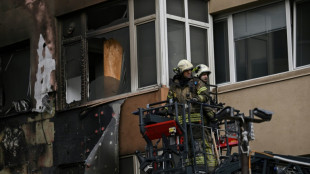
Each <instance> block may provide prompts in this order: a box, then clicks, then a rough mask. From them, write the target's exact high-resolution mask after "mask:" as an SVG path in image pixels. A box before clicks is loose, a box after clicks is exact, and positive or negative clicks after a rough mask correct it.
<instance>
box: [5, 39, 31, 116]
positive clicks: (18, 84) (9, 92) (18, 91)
mask: <svg viewBox="0 0 310 174" xmlns="http://www.w3.org/2000/svg"><path fill="white" fill-rule="evenodd" d="M29 44H30V43H29V40H27V41H24V42H20V43H17V44H14V45H11V46H8V47H3V48H0V112H3V113H5V112H6V111H7V110H8V109H9V108H10V107H11V106H12V102H13V101H18V100H21V99H29V98H30V95H31V94H30V88H31V86H30V48H29Z"/></svg>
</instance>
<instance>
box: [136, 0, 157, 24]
mask: <svg viewBox="0 0 310 174" xmlns="http://www.w3.org/2000/svg"><path fill="white" fill-rule="evenodd" d="M134 11H135V19H137V18H140V17H144V16H148V15H151V14H154V13H155V1H154V0H135V1H134Z"/></svg>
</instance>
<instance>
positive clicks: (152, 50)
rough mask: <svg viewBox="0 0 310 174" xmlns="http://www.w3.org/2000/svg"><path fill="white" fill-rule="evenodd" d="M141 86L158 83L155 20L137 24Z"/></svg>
mask: <svg viewBox="0 0 310 174" xmlns="http://www.w3.org/2000/svg"><path fill="white" fill-rule="evenodd" d="M137 47H138V48H137V50H138V51H137V52H138V53H137V57H138V74H139V88H141V87H145V86H149V85H154V84H157V75H156V41H155V22H149V23H146V24H143V25H138V26H137Z"/></svg>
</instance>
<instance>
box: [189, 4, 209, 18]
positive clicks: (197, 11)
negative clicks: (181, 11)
mask: <svg viewBox="0 0 310 174" xmlns="http://www.w3.org/2000/svg"><path fill="white" fill-rule="evenodd" d="M188 18H189V19H194V20H197V21H201V22H208V1H206V0H189V1H188Z"/></svg>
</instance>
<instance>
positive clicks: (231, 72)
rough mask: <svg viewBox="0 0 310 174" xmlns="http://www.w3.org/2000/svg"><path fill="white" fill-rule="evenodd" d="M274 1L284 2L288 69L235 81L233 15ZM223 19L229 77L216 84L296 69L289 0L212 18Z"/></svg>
mask: <svg viewBox="0 0 310 174" xmlns="http://www.w3.org/2000/svg"><path fill="white" fill-rule="evenodd" d="M276 3H284V5H285V15H286V16H285V18H286V35H287V53H288V58H287V59H288V60H287V61H288V70H287V71H284V72H281V73H275V74H271V75H266V76H262V77H258V78H251V79H247V80H243V81H237V70H236V55H235V41H234V34H233V33H234V28H233V15H234V14H236V13H240V12H245V11H249V10H253V9H257V8H261V7H266V6H268V5H272V4H276ZM223 19H226V20H227V28H228V50H229V51H228V52H229V78H230V81H228V82H223V83H220V84H217V85H218V86H227V85H230V84H235V83H242V82H247V81H253V80H256V79H262V78H266V77H269V76H275V75H277V74H282V73H287V72H290V71H293V70H295V69H296V66H295V65H296V63H294V62H296V57H295V56H293V40H292V27H291V25H290V24H291V23H292V22H291V10H290V1H289V0H279V1H275V2H270V3H265V4H263V5H259V6H255V7H251V8H247V9H243V10H240V11H235V12H232V13H229V14H225V15H223V16H219V17H217V18H216V19H214V21H215V22H216V21H220V20H223ZM294 21H295V20H294ZM294 26H295V25H294ZM294 32H296V31H294ZM294 52H295V50H294Z"/></svg>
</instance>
